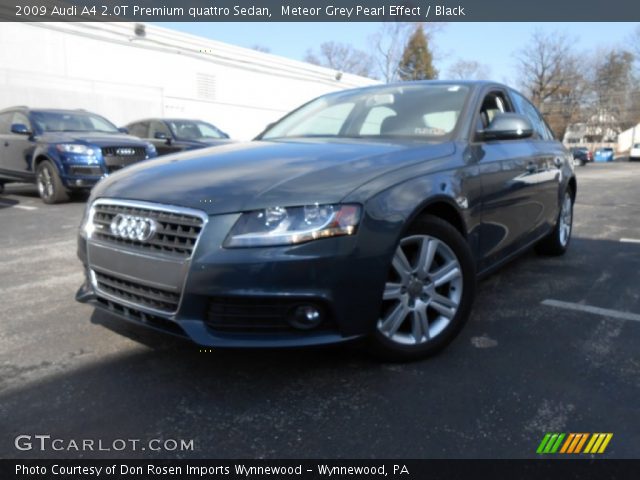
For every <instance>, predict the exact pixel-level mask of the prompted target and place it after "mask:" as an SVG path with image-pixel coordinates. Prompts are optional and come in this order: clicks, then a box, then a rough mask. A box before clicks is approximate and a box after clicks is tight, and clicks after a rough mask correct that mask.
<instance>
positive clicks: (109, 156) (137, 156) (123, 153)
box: [102, 146, 147, 173]
mask: <svg viewBox="0 0 640 480" xmlns="http://www.w3.org/2000/svg"><path fill="white" fill-rule="evenodd" d="M102 156H103V158H104V163H105V165H106V167H107V171H108V172H109V173H113V172H114V171H116V170H120V169H121V168H124V167H126V166H128V165H131V164H132V163H136V162H139V161H140V160H144V159H145V158H147V151H146V149H145V148H144V147H126V146H124V147H102Z"/></svg>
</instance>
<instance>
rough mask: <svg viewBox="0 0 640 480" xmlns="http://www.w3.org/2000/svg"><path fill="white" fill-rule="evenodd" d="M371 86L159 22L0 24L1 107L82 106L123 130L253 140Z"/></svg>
mask: <svg viewBox="0 0 640 480" xmlns="http://www.w3.org/2000/svg"><path fill="white" fill-rule="evenodd" d="M256 40H257V39H256ZM373 83H376V82H375V81H374V80H371V79H367V78H363V77H359V76H355V75H349V74H342V72H336V71H334V70H331V69H327V68H322V67H317V66H314V65H310V64H307V63H304V62H299V61H295V60H290V59H287V58H283V57H278V56H276V55H271V54H268V53H263V52H258V51H254V50H250V49H246V48H240V47H236V46H232V45H228V44H224V43H220V42H216V41H212V40H208V39H205V38H201V37H197V36H193V35H187V34H183V33H179V32H176V31H173V30H168V29H165V28H160V27H157V26H152V25H139V24H134V23H107V22H104V23H103V22H95V23H7V22H3V23H2V26H1V27H0V109H2V108H5V107H9V106H13V105H28V106H30V107H42V108H83V109H86V110H90V111H93V112H96V113H99V114H101V115H103V116H105V117H107V118H109V119H110V120H111V121H113V122H114V123H116V124H117V125H118V126H120V125H124V124H126V123H128V122H130V121H133V120H136V119H140V118H145V117H182V118H199V119H202V120H205V121H209V122H211V123H213V124H215V125H216V126H218V127H219V128H221V129H222V130H224V131H226V132H227V133H229V134H230V135H231V137H232V138H237V139H249V138H252V137H253V136H254V135H256V134H257V133H259V132H260V131H262V129H263V128H264V127H265V126H266V125H267V124H268V123H270V122H273V121H274V120H277V119H278V118H280V117H281V116H282V115H283V114H285V113H287V112H288V111H290V110H291V109H293V108H294V107H297V106H299V105H301V104H302V103H304V102H306V101H308V100H310V99H312V98H314V97H316V96H318V95H321V94H323V93H327V92H331V91H335V90H340V89H344V88H351V87H357V86H363V85H369V84H373Z"/></svg>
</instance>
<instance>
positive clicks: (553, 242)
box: [536, 189, 573, 256]
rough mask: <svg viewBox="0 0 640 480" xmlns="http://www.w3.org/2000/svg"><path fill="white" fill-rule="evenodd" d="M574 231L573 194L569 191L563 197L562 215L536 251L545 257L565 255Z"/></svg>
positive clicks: (539, 243) (559, 215) (537, 246)
mask: <svg viewBox="0 0 640 480" xmlns="http://www.w3.org/2000/svg"><path fill="white" fill-rule="evenodd" d="M572 231H573V192H572V191H571V189H567V191H566V192H564V196H563V197H562V205H561V206H560V213H559V214H558V219H557V220H556V226H555V228H554V229H553V231H552V232H551V233H550V234H549V235H547V236H546V237H544V238H543V239H542V240H540V242H538V244H537V245H536V251H537V252H538V253H542V254H543V255H553V256H558V255H564V253H565V252H566V251H567V248H569V242H570V241H571V232H572Z"/></svg>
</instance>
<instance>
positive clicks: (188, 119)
mask: <svg viewBox="0 0 640 480" xmlns="http://www.w3.org/2000/svg"><path fill="white" fill-rule="evenodd" d="M140 122H204V123H209V122H207V121H206V120H201V119H199V118H163V117H151V118H141V119H139V120H132V121H130V122H127V125H130V124H132V123H140Z"/></svg>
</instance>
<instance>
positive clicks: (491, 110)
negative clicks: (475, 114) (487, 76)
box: [476, 91, 513, 130]
mask: <svg viewBox="0 0 640 480" xmlns="http://www.w3.org/2000/svg"><path fill="white" fill-rule="evenodd" d="M504 112H513V108H512V107H511V103H510V102H509V101H508V100H507V97H506V96H505V94H504V92H501V91H495V92H490V93H488V94H487V96H486V97H484V100H483V101H482V105H481V106H480V116H479V119H478V123H477V125H476V128H477V129H478V130H482V129H485V128H487V127H488V126H489V124H490V123H491V120H493V117H495V116H496V114H497V113H504Z"/></svg>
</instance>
